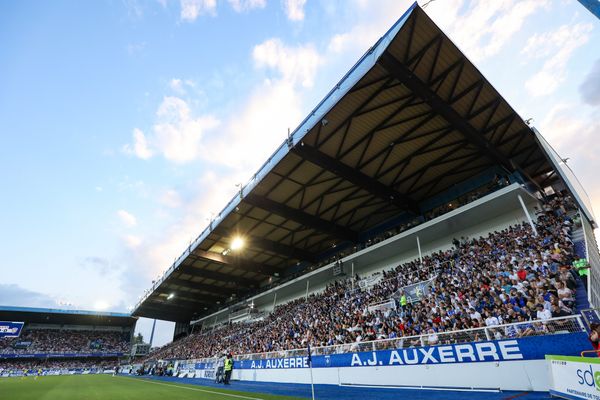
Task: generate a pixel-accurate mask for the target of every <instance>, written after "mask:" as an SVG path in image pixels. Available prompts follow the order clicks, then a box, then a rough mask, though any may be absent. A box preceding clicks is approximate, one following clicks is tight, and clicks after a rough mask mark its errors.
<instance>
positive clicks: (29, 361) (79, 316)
mask: <svg viewBox="0 0 600 400" xmlns="http://www.w3.org/2000/svg"><path fill="white" fill-rule="evenodd" d="M0 321H10V322H0V326H2V327H3V329H1V330H0V375H2V376H23V375H27V374H32V373H35V374H37V373H38V371H42V373H43V374H59V373H61V372H62V373H83V372H84V371H85V372H86V373H90V372H99V371H104V370H114V368H115V367H116V366H117V365H118V363H119V359H121V358H124V357H127V358H128V357H129V356H130V351H131V343H132V337H133V333H134V329H135V324H136V321H137V318H135V317H132V316H131V315H129V314H122V313H108V312H106V313H104V312H94V311H76V310H55V309H45V308H26V307H7V306H2V307H0Z"/></svg>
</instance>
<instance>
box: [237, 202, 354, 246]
mask: <svg viewBox="0 0 600 400" xmlns="http://www.w3.org/2000/svg"><path fill="white" fill-rule="evenodd" d="M244 201H245V202H247V203H248V204H251V205H253V206H255V207H258V208H262V209H263V210H267V211H270V212H273V213H275V214H277V215H279V216H281V217H284V218H287V219H291V220H294V221H296V222H298V223H300V224H303V225H305V226H308V227H310V228H312V229H316V230H317V231H320V232H325V233H328V234H330V235H331V236H333V237H336V238H338V239H341V240H344V241H349V242H352V243H355V242H357V241H358V233H356V232H354V231H352V230H350V229H348V228H345V227H343V226H339V225H336V224H333V223H331V222H330V221H327V220H323V219H321V218H319V217H316V216H314V215H312V214H308V213H306V212H304V211H301V210H298V209H296V208H292V207H289V206H287V205H285V204H282V203H279V202H276V201H273V200H271V199H269V198H267V197H264V196H260V195H257V194H254V193H249V194H248V195H246V197H244Z"/></svg>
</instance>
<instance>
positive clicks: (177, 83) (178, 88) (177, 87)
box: [169, 78, 185, 94]
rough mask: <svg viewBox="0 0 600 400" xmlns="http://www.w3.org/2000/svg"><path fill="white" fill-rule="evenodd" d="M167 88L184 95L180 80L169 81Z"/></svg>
mask: <svg viewBox="0 0 600 400" xmlns="http://www.w3.org/2000/svg"><path fill="white" fill-rule="evenodd" d="M169 87H170V88H171V89H173V90H174V91H175V92H177V93H179V94H183V93H185V89H184V88H183V83H182V81H181V79H175V78H173V79H171V82H169Z"/></svg>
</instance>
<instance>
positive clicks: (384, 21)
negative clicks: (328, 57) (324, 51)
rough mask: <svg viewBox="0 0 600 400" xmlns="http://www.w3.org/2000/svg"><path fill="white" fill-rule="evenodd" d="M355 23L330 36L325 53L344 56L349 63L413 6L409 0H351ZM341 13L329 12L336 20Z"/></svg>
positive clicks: (338, 11)
mask: <svg viewBox="0 0 600 400" xmlns="http://www.w3.org/2000/svg"><path fill="white" fill-rule="evenodd" d="M351 3H352V6H351V7H349V8H352V9H355V10H356V11H355V13H356V15H355V16H354V19H355V20H356V22H354V23H350V24H347V25H348V26H350V27H351V28H350V29H349V30H347V31H344V32H340V33H337V34H335V35H333V36H332V37H331V38H330V40H329V45H328V51H329V52H334V53H337V54H343V55H344V56H347V57H348V58H349V59H350V60H352V62H354V61H356V58H357V57H358V56H359V55H360V54H363V53H364V52H365V51H366V50H367V49H368V48H369V47H370V46H372V45H373V44H374V43H375V42H376V41H377V39H378V38H379V37H381V35H382V34H383V33H384V30H385V29H387V28H389V27H390V26H392V24H393V23H394V22H396V20H397V19H398V17H399V16H400V15H402V14H403V13H404V11H406V9H407V8H408V7H409V6H410V5H411V4H412V1H411V0H352V1H351ZM340 13H341V11H340V10H337V11H336V12H334V13H332V18H339V14H340Z"/></svg>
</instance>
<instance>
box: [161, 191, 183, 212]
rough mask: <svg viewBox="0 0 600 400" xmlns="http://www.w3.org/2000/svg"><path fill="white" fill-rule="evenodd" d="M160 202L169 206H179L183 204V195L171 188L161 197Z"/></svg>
mask: <svg viewBox="0 0 600 400" xmlns="http://www.w3.org/2000/svg"><path fill="white" fill-rule="evenodd" d="M160 203H161V204H162V205H164V206H165V207H168V208H179V207H181V204H182V202H181V196H179V193H177V191H176V190H173V189H169V190H167V191H165V192H164V193H163V194H162V196H161V197H160Z"/></svg>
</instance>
